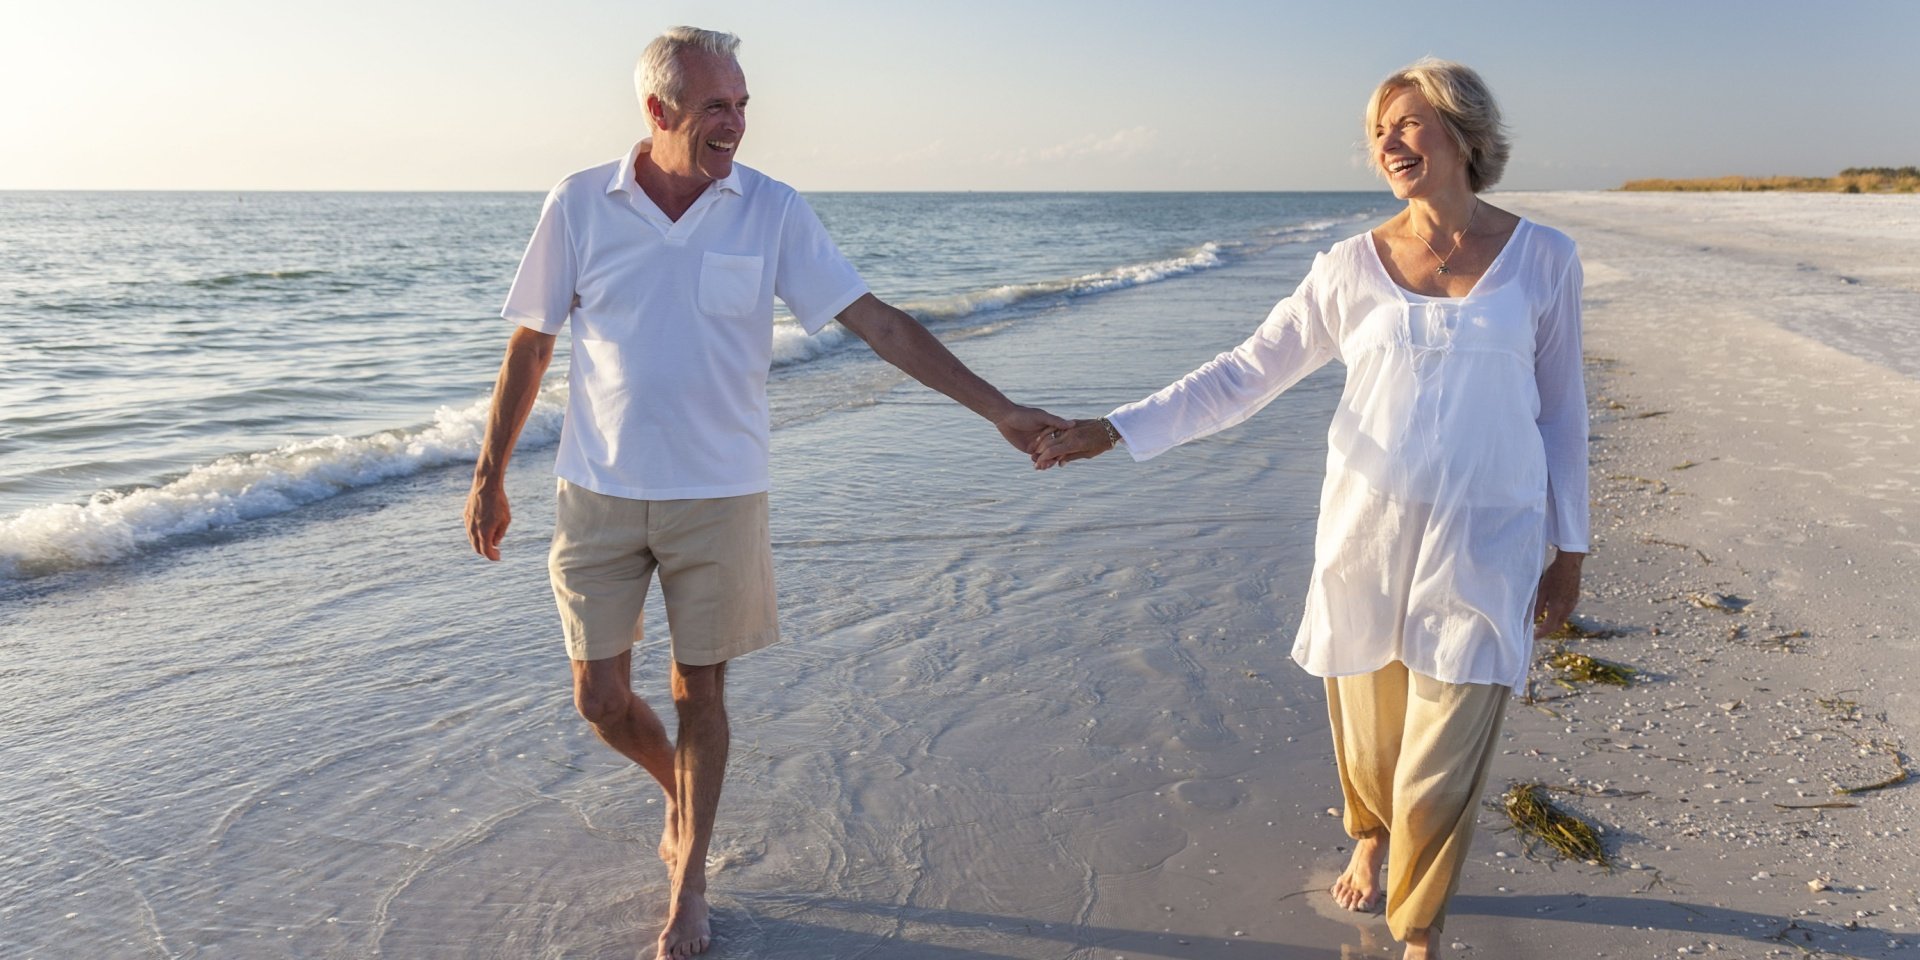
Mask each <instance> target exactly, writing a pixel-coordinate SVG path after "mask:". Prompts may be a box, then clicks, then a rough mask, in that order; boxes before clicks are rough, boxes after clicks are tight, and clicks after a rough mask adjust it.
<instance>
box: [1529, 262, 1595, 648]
mask: <svg viewBox="0 0 1920 960" xmlns="http://www.w3.org/2000/svg"><path fill="white" fill-rule="evenodd" d="M1581 283H1582V274H1581V271H1580V261H1579V259H1578V258H1577V257H1569V258H1568V262H1567V268H1566V270H1565V272H1564V273H1563V274H1562V276H1561V278H1560V283H1559V287H1558V289H1556V290H1555V291H1554V294H1553V297H1552V299H1551V300H1550V301H1549V303H1548V307H1547V311H1546V313H1545V314H1543V315H1542V316H1541V318H1540V324H1539V327H1538V328H1537V329H1536V330H1535V333H1534V357H1533V376H1534V383H1535V385H1536V387H1537V388H1538V389H1539V391H1540V416H1539V417H1538V418H1536V419H1535V421H1534V422H1535V425H1536V426H1538V427H1539V429H1540V439H1541V441H1542V444H1543V445H1544V446H1545V448H1546V454H1547V542H1548V543H1549V544H1551V545H1553V546H1554V547H1555V548H1556V550H1557V551H1558V553H1557V554H1556V555H1555V556H1554V558H1553V562H1552V563H1551V564H1549V565H1548V566H1547V569H1546V572H1544V573H1542V574H1541V576H1540V585H1539V591H1538V593H1537V594H1536V599H1535V601H1534V611H1533V612H1534V618H1535V619H1536V620H1538V621H1539V624H1538V626H1536V627H1535V630H1534V635H1535V637H1536V638H1537V637H1542V636H1545V635H1546V634H1548V633H1551V632H1553V631H1555V630H1558V629H1560V627H1561V625H1562V624H1564V623H1566V622H1567V617H1569V616H1571V615H1572V614H1573V608H1574V606H1575V605H1577V604H1578V603H1579V601H1580V567H1581V564H1582V563H1583V562H1585V560H1586V557H1587V549H1588V526H1587V385H1586V377H1585V374H1584V371H1583V367H1582V358H1581V349H1580V341H1581V337H1580V288H1581Z"/></svg>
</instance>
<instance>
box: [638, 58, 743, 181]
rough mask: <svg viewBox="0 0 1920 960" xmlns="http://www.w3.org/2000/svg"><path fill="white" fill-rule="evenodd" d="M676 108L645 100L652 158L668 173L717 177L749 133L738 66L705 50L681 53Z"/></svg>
mask: <svg viewBox="0 0 1920 960" xmlns="http://www.w3.org/2000/svg"><path fill="white" fill-rule="evenodd" d="M680 69H681V76H682V78H683V80H684V83H682V85H681V89H680V104H679V105H678V106H673V105H669V104H666V103H662V102H660V101H659V99H658V98H649V103H648V109H649V110H650V111H652V112H653V117H654V124H655V130H654V134H653V150H652V154H653V162H654V163H655V164H657V165H659V167H660V168H661V169H662V170H663V171H665V172H666V173H668V174H671V175H673V176H678V177H699V178H701V179H704V180H721V179H724V178H725V177H727V176H728V175H729V174H731V173H733V157H734V154H735V153H737V152H739V149H740V140H741V139H742V138H743V137H745V136H746V135H747V77H746V74H744V73H742V72H741V70H740V64H739V63H737V62H735V61H734V60H732V59H731V58H728V57H719V56H715V55H713V54H711V53H707V52H706V51H703V50H686V51H682V52H681V54H680Z"/></svg>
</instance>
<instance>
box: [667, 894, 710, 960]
mask: <svg viewBox="0 0 1920 960" xmlns="http://www.w3.org/2000/svg"><path fill="white" fill-rule="evenodd" d="M712 943H713V929H712V928H711V927H709V926H708V925H707V898H706V897H704V896H702V895H700V894H697V893H693V892H692V891H686V892H683V893H681V894H680V895H678V896H676V897H674V898H673V909H671V910H669V911H668V912H667V929H665V930H663V931H661V932H660V951H659V953H657V954H655V957H656V960H669V958H675V957H691V956H693V955H694V954H696V953H706V952H707V947H708V946H709V945H711V944H712Z"/></svg>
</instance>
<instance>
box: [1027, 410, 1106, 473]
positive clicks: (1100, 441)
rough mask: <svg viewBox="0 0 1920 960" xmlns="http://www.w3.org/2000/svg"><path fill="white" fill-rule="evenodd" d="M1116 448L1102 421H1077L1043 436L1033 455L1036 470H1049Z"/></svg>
mask: <svg viewBox="0 0 1920 960" xmlns="http://www.w3.org/2000/svg"><path fill="white" fill-rule="evenodd" d="M1112 449H1113V441H1111V440H1109V439H1107V428H1106V426H1105V425H1103V424H1101V422H1100V421H1099V420H1075V421H1074V422H1073V423H1072V424H1070V425H1069V426H1068V428H1067V429H1065V430H1053V431H1049V432H1047V433H1045V434H1042V435H1041V437H1040V443H1039V447H1038V449H1036V450H1033V451H1030V452H1031V453H1032V454H1033V468H1034V469H1035V470H1046V469H1049V468H1052V467H1057V466H1060V465H1061V464H1065V463H1071V462H1073V461H1075V460H1087V459H1090V458H1093V457H1097V456H1099V455H1101V454H1103V453H1106V452H1107V451H1108V450H1112Z"/></svg>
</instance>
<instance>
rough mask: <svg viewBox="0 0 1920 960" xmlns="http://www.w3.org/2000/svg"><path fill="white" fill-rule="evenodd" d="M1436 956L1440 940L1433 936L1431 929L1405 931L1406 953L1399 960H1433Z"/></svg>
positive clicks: (1422, 928) (1438, 954)
mask: <svg viewBox="0 0 1920 960" xmlns="http://www.w3.org/2000/svg"><path fill="white" fill-rule="evenodd" d="M1438 956H1440V938H1439V937H1437V936H1434V934H1433V928H1432V927H1421V928H1420V929H1418V930H1409V931H1407V952H1406V953H1403V954H1401V955H1400V958H1401V960H1434V958H1435V957H1438Z"/></svg>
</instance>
